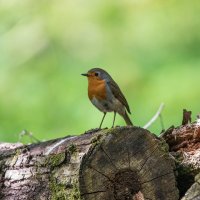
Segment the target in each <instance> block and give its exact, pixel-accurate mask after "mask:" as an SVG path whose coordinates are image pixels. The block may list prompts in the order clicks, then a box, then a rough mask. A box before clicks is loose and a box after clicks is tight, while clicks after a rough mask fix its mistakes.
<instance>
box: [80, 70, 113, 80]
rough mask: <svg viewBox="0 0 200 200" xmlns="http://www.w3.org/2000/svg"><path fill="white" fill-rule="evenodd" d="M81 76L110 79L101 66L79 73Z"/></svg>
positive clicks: (93, 78)
mask: <svg viewBox="0 0 200 200" xmlns="http://www.w3.org/2000/svg"><path fill="white" fill-rule="evenodd" d="M81 75H82V76H86V77H88V80H98V81H100V80H106V81H109V80H110V78H111V77H110V75H109V74H108V73H107V72H106V71H105V70H103V69H101V68H93V69H90V70H89V71H88V72H87V73H85V74H81Z"/></svg>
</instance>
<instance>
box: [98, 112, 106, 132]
mask: <svg viewBox="0 0 200 200" xmlns="http://www.w3.org/2000/svg"><path fill="white" fill-rule="evenodd" d="M105 116H106V112H104V115H103V118H102V120H101V124H100V126H99V129H101V125H102V124H103V120H104V118H105Z"/></svg>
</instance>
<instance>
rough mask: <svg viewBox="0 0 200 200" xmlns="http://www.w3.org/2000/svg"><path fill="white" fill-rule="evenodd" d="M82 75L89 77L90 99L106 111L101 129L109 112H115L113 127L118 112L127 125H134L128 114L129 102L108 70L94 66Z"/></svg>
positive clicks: (97, 106) (102, 110) (101, 109)
mask: <svg viewBox="0 0 200 200" xmlns="http://www.w3.org/2000/svg"><path fill="white" fill-rule="evenodd" d="M81 75H82V76H86V77H87V78H88V97H89V99H90V101H91V102H92V104H93V105H94V106H95V107H96V108H98V109H99V110H100V111H101V112H103V113H104V115H103V118H102V120H101V123H100V126H99V129H101V126H102V124H103V121H104V118H105V116H106V114H107V112H114V118H113V123H112V128H113V127H114V124H115V118H116V113H118V114H119V115H120V116H122V117H123V119H124V120H125V122H126V125H127V126H133V123H132V121H131V120H130V118H129V116H128V113H129V114H131V111H130V107H129V105H128V102H127V100H126V98H125V96H124V95H123V93H122V91H121V90H120V88H119V86H118V85H117V83H116V82H115V81H114V80H113V79H112V77H111V76H110V75H109V74H108V72H106V71H105V70H104V69H101V68H92V69H90V70H89V71H88V72H87V73H84V74H81ZM127 112H128V113H127Z"/></svg>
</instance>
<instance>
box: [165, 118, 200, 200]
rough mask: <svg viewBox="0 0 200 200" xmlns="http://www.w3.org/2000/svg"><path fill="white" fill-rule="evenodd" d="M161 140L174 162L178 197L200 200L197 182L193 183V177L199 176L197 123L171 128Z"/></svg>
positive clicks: (198, 129) (198, 128) (198, 130)
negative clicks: (166, 146) (164, 142)
mask: <svg viewBox="0 0 200 200" xmlns="http://www.w3.org/2000/svg"><path fill="white" fill-rule="evenodd" d="M163 138H164V139H165V141H166V142H167V143H168V145H169V151H170V152H171V154H172V155H173V156H174V159H175V160H176V169H177V171H178V176H177V183H178V188H179V192H180V197H183V196H184V198H183V199H184V200H191V199H193V200H196V199H200V191H199V188H200V187H197V186H198V184H199V182H198V181H196V182H195V176H196V177H199V176H198V174H200V123H199V122H198V121H197V122H194V123H192V124H186V125H184V126H179V127H177V128H174V127H171V128H170V129H168V130H167V131H166V132H165V134H164V135H163ZM196 179H197V178H196ZM198 179H199V178H198ZM192 185H193V186H192ZM189 188H190V190H189V191H188V192H187V190H188V189H189ZM197 194H198V196H197ZM194 196H196V197H195V198H194Z"/></svg>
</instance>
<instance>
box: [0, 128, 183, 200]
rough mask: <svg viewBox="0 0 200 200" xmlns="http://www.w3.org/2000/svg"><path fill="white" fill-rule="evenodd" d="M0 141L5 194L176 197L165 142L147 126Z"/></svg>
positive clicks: (8, 198)
mask: <svg viewBox="0 0 200 200" xmlns="http://www.w3.org/2000/svg"><path fill="white" fill-rule="evenodd" d="M6 146H7V147H6V148H5V145H3V144H0V199H2V200H13V199H14V200H17V199H20V200H23V199H58V200H59V199H61V200H62V199H67V200H72V199H74V200H78V199H85V200H90V199H92V200H100V199H101V200H102V199H105V200H112V199H113V200H118V199H119V200H125V199H130V200H132V199H134V200H139V199H140V200H142V199H152V200H154V199H155V200H165V199H166V200H169V199H170V200H177V199H178V198H179V197H178V190H177V188H176V182H175V176H174V161H173V160H172V159H170V157H169V155H168V152H167V150H166V149H167V146H166V143H165V142H164V141H163V140H160V139H158V138H157V137H155V136H154V135H152V134H151V133H150V132H148V131H147V130H145V129H142V128H137V127H121V128H115V129H107V130H101V131H91V132H87V133H86V134H83V135H80V136H72V137H66V138H62V139H57V140H51V141H47V142H43V143H38V144H32V145H27V146H21V145H19V146H16V147H15V146H13V145H12V149H9V145H6Z"/></svg>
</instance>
